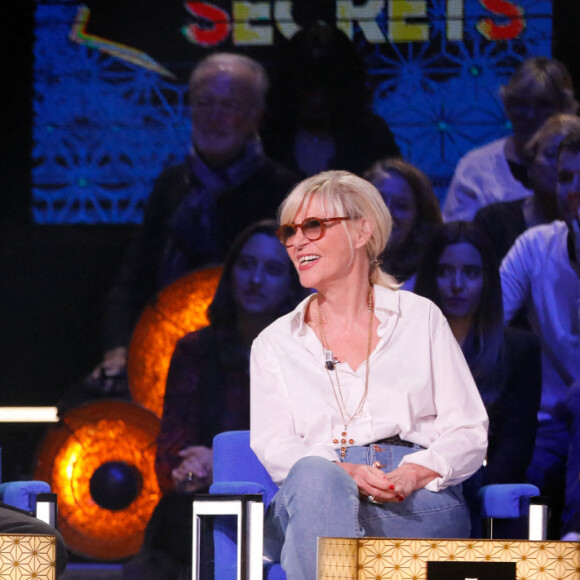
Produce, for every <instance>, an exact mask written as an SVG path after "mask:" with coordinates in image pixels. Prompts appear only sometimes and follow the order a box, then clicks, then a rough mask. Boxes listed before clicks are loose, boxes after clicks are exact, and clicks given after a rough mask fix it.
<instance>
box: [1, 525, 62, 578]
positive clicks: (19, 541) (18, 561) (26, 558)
mask: <svg viewBox="0 0 580 580" xmlns="http://www.w3.org/2000/svg"><path fill="white" fill-rule="evenodd" d="M55 566H56V538H55V536H40V535H24V534H0V580H33V579H37V580H54V578H56V574H55Z"/></svg>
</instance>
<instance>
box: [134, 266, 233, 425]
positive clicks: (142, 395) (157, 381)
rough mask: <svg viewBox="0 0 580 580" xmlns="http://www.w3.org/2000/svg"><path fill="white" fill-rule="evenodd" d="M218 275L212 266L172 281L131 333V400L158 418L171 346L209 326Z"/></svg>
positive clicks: (219, 267)
mask: <svg viewBox="0 0 580 580" xmlns="http://www.w3.org/2000/svg"><path fill="white" fill-rule="evenodd" d="M221 275H222V267H221V266H216V267H211V268H204V269H202V270H197V271H195V272H192V273H191V274H187V275H186V276H183V277H182V278H180V279H179V280H176V281H175V282H173V283H172V284H170V285H169V286H167V287H166V288H164V289H163V290H162V291H161V292H160V293H159V294H158V296H157V298H156V300H155V301H154V302H153V303H152V304H150V305H149V306H147V307H146V308H145V310H144V311H143V314H142V315H141V317H140V318H139V321H138V322H137V325H136V327H135V330H134V331H133V337H132V338H131V344H130V346H129V356H128V363H127V375H128V379H129V389H130V391H131V398H132V399H133V400H134V401H135V402H137V403H140V404H141V405H143V406H144V407H146V408H147V409H150V410H151V411H153V412H154V413H155V414H156V415H157V416H158V417H161V415H162V413H163V397H164V396H165V382H166V380H167V372H168V371H169V363H170V362H171V357H172V356H173V351H174V350H175V344H176V343H177V341H178V340H179V339H180V338H182V337H183V336H185V335H186V334H187V333H189V332H193V331H195V330H199V329H200V328H203V327H204V326H207V325H208V324H209V321H208V319H207V314H206V311H207V308H208V306H209V305H210V304H211V302H212V300H213V297H214V294H215V291H216V288H217V285H218V282H219V280H220V278H221Z"/></svg>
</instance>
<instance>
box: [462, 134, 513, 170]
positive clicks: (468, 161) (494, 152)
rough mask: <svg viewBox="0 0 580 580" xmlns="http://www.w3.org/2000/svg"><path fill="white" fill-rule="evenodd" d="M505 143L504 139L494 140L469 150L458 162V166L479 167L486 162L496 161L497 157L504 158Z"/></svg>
mask: <svg viewBox="0 0 580 580" xmlns="http://www.w3.org/2000/svg"><path fill="white" fill-rule="evenodd" d="M505 142H506V139H505V138H501V139H496V140H495V141H492V142H491V143H487V144H485V145H482V146H481V147H476V148H475V149H471V150H470V151H468V152H467V153H466V154H465V155H464V156H463V157H462V158H461V159H460V160H459V164H460V165H462V166H466V165H479V164H481V163H485V162H486V161H490V160H493V159H496V158H497V157H500V156H505V155H504V147H505Z"/></svg>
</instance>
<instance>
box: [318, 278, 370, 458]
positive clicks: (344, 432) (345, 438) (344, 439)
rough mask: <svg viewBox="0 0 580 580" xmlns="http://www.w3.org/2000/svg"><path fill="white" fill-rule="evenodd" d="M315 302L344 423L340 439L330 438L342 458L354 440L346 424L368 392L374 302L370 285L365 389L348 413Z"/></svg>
mask: <svg viewBox="0 0 580 580" xmlns="http://www.w3.org/2000/svg"><path fill="white" fill-rule="evenodd" d="M317 303H318V326H319V328H320V338H321V339H322V348H323V351H324V358H325V368H326V373H327V374H328V379H329V381H330V384H331V386H332V393H333V395H334V398H335V400H336V404H337V406H338V410H339V411H340V417H341V418H342V423H343V425H344V429H343V430H342V432H341V434H340V439H338V438H336V437H334V438H333V440H332V443H333V444H335V445H336V444H337V443H340V457H341V458H344V457H346V446H347V444H348V445H354V443H355V441H354V439H352V438H350V439H349V436H348V426H349V425H350V424H351V423H352V421H353V419H354V418H355V417H356V416H357V415H358V414H359V413H360V412H361V411H362V408H363V406H364V404H365V401H366V399H367V395H368V392H369V373H370V363H369V359H370V356H371V347H372V342H373V316H374V313H375V302H374V299H373V289H372V287H371V288H370V289H369V296H368V305H369V337H368V343H367V361H366V362H367V367H366V375H365V390H364V393H363V396H362V397H361V400H360V401H359V404H358V405H357V407H356V409H355V411H354V413H352V414H350V413H348V411H347V409H346V404H345V402H344V397H343V394H342V389H341V387H340V378H339V376H338V369H337V368H336V365H335V364H334V358H333V356H332V351H331V350H330V349H329V348H328V343H327V342H326V335H325V334H324V320H323V318H322V311H321V310H320V302H318V299H317ZM331 370H332V371H333V372H334V378H335V381H336V384H335V381H333V380H332V374H331V372H330V371H331Z"/></svg>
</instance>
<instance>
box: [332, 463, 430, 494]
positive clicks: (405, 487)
mask: <svg viewBox="0 0 580 580" xmlns="http://www.w3.org/2000/svg"><path fill="white" fill-rule="evenodd" d="M338 465H339V466H340V467H342V468H343V469H344V470H345V471H346V472H347V473H348V474H349V475H350V476H351V477H352V478H353V479H354V481H355V482H356V484H357V486H358V489H359V493H360V495H361V496H362V497H364V498H368V497H372V498H373V500H374V501H375V502H377V503H387V502H399V501H403V500H404V499H405V498H406V497H409V495H411V493H412V492H414V491H416V490H418V489H421V488H423V487H425V486H426V485H427V484H428V483H429V482H430V481H432V480H433V479H435V478H436V477H440V476H439V474H438V473H436V472H435V471H433V470H431V469H428V468H426V467H423V466H422V465H417V464H414V463H405V464H403V465H401V466H400V467H397V468H396V469H394V470H393V471H391V472H389V473H384V472H383V471H381V467H383V466H382V465H381V464H380V463H379V462H378V461H376V462H375V463H374V464H373V465H358V464H355V463H339V464H338Z"/></svg>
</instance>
